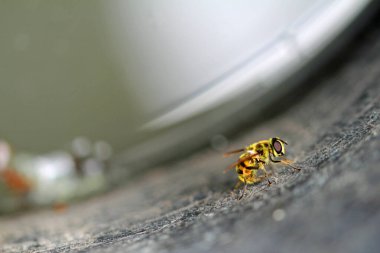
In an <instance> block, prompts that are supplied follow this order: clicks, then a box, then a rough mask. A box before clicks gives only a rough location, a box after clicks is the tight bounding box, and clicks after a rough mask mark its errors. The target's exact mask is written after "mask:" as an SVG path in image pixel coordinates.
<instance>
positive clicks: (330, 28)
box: [106, 0, 370, 130]
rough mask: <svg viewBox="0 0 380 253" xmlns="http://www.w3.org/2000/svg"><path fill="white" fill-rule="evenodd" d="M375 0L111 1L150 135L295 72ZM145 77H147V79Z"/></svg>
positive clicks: (121, 54)
mask: <svg viewBox="0 0 380 253" xmlns="http://www.w3.org/2000/svg"><path fill="white" fill-rule="evenodd" d="M369 3H370V1H369V0H360V1H357V0H335V1H331V0H319V1H315V0H284V1H277V0H270V1H250V0H240V1H217V2H216V1H211V0H209V1H198V2H193V1H185V0H182V1H175V0H171V1H170V0H169V1H159V2H157V1H152V0H145V1H139V2H136V1H124V0H119V1H112V2H106V5H107V7H108V8H106V14H108V19H107V20H108V21H109V26H110V29H111V30H112V31H114V34H113V36H111V37H113V38H115V39H114V40H112V41H113V43H114V44H115V49H116V51H115V57H116V58H118V59H119V62H120V65H121V66H122V67H123V70H124V74H125V75H124V78H125V83H127V84H133V85H131V86H128V89H129V92H133V93H134V94H135V95H136V96H137V97H138V101H139V102H140V103H141V104H140V106H141V107H142V108H143V109H144V111H145V112H146V114H148V115H153V118H147V123H146V124H145V125H144V126H143V128H144V129H149V130H155V129H160V128H163V127H168V126H171V125H174V124H176V123H179V122H181V121H183V120H186V119H189V118H191V117H193V116H196V115H198V114H200V113H204V112H207V111H209V110H210V109H213V108H215V107H218V106H220V105H222V104H224V103H226V101H229V100H231V99H232V98H236V97H238V96H240V95H242V94H244V93H246V92H249V91H252V89H253V88H254V87H257V86H259V85H260V90H258V92H255V93H252V98H251V99H252V100H255V99H256V98H258V97H260V96H262V94H263V91H266V90H268V89H270V88H271V87H272V86H274V85H276V84H278V83H280V82H281V81H283V80H284V79H285V78H287V77H289V76H290V75H292V74H294V72H295V71H296V70H298V69H300V68H301V67H302V66H303V65H304V64H305V62H307V61H309V60H310V59H311V58H313V57H314V56H316V55H318V54H319V53H320V52H321V51H322V50H323V49H324V48H325V47H326V45H328V44H329V43H330V42H331V41H333V40H334V39H335V38H336V37H337V36H338V35H339V34H340V33H341V31H342V30H343V29H345V28H346V27H347V25H349V24H350V23H351V22H352V21H353V20H354V19H355V18H356V17H357V15H358V14H360V13H361V12H362V11H363V9H364V8H365V7H366V6H367V5H368V4H369ZM142 73H143V74H142Z"/></svg>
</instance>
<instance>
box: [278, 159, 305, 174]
mask: <svg viewBox="0 0 380 253" xmlns="http://www.w3.org/2000/svg"><path fill="white" fill-rule="evenodd" d="M280 162H281V163H282V164H285V165H287V166H289V167H290V168H292V169H293V170H295V171H298V172H299V171H301V169H300V168H297V167H295V166H294V165H293V161H292V160H288V159H282V160H280Z"/></svg>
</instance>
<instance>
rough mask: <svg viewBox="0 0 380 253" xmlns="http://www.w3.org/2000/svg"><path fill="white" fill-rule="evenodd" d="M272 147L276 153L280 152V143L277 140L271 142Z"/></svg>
mask: <svg viewBox="0 0 380 253" xmlns="http://www.w3.org/2000/svg"><path fill="white" fill-rule="evenodd" d="M273 147H274V150H275V151H276V152H277V153H278V154H281V153H282V145H281V143H280V142H279V141H275V142H274V143H273Z"/></svg>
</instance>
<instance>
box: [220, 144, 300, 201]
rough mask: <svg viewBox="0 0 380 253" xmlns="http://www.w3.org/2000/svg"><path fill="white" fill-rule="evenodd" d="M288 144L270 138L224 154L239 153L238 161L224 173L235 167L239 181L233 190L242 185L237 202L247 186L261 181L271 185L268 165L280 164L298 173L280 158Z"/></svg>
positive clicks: (291, 165)
mask: <svg viewBox="0 0 380 253" xmlns="http://www.w3.org/2000/svg"><path fill="white" fill-rule="evenodd" d="M287 144H288V143H287V142H286V141H284V140H282V139H280V138H278V137H273V138H270V139H269V140H262V141H258V142H255V143H253V144H251V145H249V146H247V147H245V148H241V149H237V150H233V151H230V152H227V153H225V154H224V156H225V157H227V156H230V155H232V154H236V153H241V152H244V153H243V154H241V155H240V157H239V159H238V160H237V161H236V162H234V163H232V164H231V165H230V166H229V167H228V168H226V169H225V171H224V172H226V171H228V170H230V169H232V168H234V167H235V169H236V172H237V174H238V178H239V181H238V183H237V185H236V186H235V188H238V187H239V185H240V184H241V183H244V188H243V192H242V194H241V196H240V197H239V198H238V199H239V200H240V199H241V198H242V197H243V196H244V193H245V191H246V188H247V185H248V184H254V183H258V182H261V181H263V180H267V181H268V185H270V184H271V181H270V180H269V176H271V173H268V172H267V170H266V168H265V167H266V166H267V165H268V164H269V163H271V162H272V163H282V164H284V165H287V166H289V167H291V168H292V169H294V170H296V171H300V169H299V168H297V167H295V166H293V162H292V161H291V160H288V159H285V158H281V159H278V160H277V159H275V158H280V157H282V156H284V155H285V145H287Z"/></svg>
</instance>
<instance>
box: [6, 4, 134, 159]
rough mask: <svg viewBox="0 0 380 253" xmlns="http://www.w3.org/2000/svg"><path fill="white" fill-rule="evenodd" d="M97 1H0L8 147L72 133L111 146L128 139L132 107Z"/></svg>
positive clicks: (58, 144)
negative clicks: (9, 144)
mask: <svg viewBox="0 0 380 253" xmlns="http://www.w3.org/2000/svg"><path fill="white" fill-rule="evenodd" d="M100 2H101V1H91V2H88V1H87V2H81V1H54V2H52V1H11V0H10V1H1V3H0V31H1V35H0V122H1V123H0V138H3V139H6V140H7V141H9V142H10V143H11V144H12V145H13V146H14V147H15V149H16V150H28V151H33V152H46V151H50V150H52V149H57V148H62V147H63V146H64V145H67V143H68V142H70V141H71V140H72V139H73V138H75V137H76V136H86V137H88V138H89V139H92V140H96V139H97V140H99V139H100V140H105V141H107V142H108V143H110V144H111V146H113V148H114V149H116V150H120V149H121V148H123V147H125V146H124V145H125V144H126V140H129V141H130V142H131V141H133V137H134V131H133V129H135V128H136V126H137V125H138V124H139V123H140V124H141V122H138V121H139V109H138V106H136V103H135V102H134V100H133V96H132V95H131V94H130V93H129V92H128V86H127V87H126V84H125V83H123V81H122V80H121V76H122V75H121V74H120V70H119V69H118V66H117V64H116V63H114V62H113V59H112V57H111V56H110V54H111V53H110V47H111V45H110V44H111V42H110V37H109V36H108V34H107V29H106V28H105V20H104V18H103V17H104V15H103V13H102V4H101V3H100ZM103 7H104V6H103ZM131 130H132V131H131Z"/></svg>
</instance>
